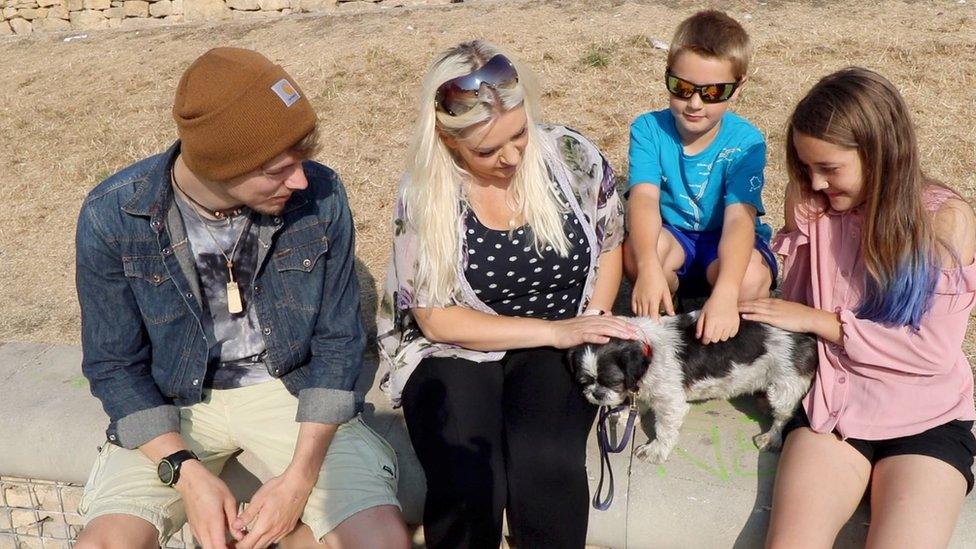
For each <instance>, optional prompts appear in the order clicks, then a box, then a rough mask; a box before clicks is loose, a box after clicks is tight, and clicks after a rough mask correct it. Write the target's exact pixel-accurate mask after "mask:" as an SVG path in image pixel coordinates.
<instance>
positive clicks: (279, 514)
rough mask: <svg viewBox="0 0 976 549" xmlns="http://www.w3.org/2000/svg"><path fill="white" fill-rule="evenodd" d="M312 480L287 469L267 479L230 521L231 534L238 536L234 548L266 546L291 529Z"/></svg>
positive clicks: (243, 548) (297, 517)
mask: <svg viewBox="0 0 976 549" xmlns="http://www.w3.org/2000/svg"><path fill="white" fill-rule="evenodd" d="M315 481H316V479H314V478H312V479H310V478H306V477H302V476H301V475H299V474H297V473H290V472H289V470H286V471H285V472H284V473H282V474H281V476H277V477H274V478H272V479H271V480H269V481H268V482H266V483H265V484H264V486H262V487H261V488H260V489H259V490H258V491H257V493H255V494H254V497H253V498H251V504H250V505H248V506H247V508H246V509H244V512H243V513H241V515H240V516H239V517H237V520H235V521H234V522H233V524H232V525H231V528H232V529H233V532H234V537H235V538H236V539H238V540H239V541H238V543H237V549H255V548H262V547H267V546H269V545H271V544H272V543H276V542H278V541H279V540H281V538H283V537H285V536H286V535H288V534H289V533H291V531H292V530H294V529H295V525H296V524H298V519H300V518H301V516H302V511H304V509H305V503H306V502H307V501H308V496H309V494H311V493H312V487H313V486H314V485H315ZM245 527H247V533H246V535H245V533H244V528H245Z"/></svg>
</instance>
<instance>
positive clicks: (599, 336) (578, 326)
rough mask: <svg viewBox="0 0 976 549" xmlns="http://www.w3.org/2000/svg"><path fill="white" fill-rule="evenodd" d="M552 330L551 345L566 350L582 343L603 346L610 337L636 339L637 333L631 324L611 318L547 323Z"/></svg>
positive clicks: (586, 318)
mask: <svg viewBox="0 0 976 549" xmlns="http://www.w3.org/2000/svg"><path fill="white" fill-rule="evenodd" d="M549 325H550V327H551V329H552V335H551V341H552V342H551V345H552V346H553V347H555V348H557V349H568V348H570V347H575V346H577V345H582V344H584V343H598V344H603V343H606V342H608V341H610V338H611V337H616V338H620V339H638V338H639V335H640V334H639V332H638V329H637V327H636V326H634V325H633V324H631V323H629V322H627V321H625V320H623V319H620V318H617V317H613V316H578V317H575V318H567V319H566V320H553V321H551V322H549Z"/></svg>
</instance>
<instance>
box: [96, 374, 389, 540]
mask: <svg viewBox="0 0 976 549" xmlns="http://www.w3.org/2000/svg"><path fill="white" fill-rule="evenodd" d="M297 408H298V399H297V398H295V397H294V396H292V395H291V394H290V393H289V392H288V390H287V389H285V386H284V385H283V384H282V383H281V381H278V380H275V381H269V382H266V383H261V384H258V385H252V386H250V387H241V388H238V389H225V390H208V391H205V392H204V400H203V402H201V403H199V404H195V405H193V406H190V407H187V408H182V409H180V419H181V427H180V428H181V431H182V435H183V440H184V441H185V442H186V444H187V446H188V447H189V448H190V450H193V452H195V453H196V455H197V456H199V457H200V460H201V461H202V462H203V464H204V465H206V467H207V469H209V470H210V471H211V472H213V473H214V474H219V472H220V471H221V469H223V466H224V464H225V463H226V462H227V459H228V458H230V457H231V456H232V455H233V454H235V453H236V452H237V451H238V450H241V449H242V450H245V451H247V452H250V453H251V454H252V455H253V456H254V457H255V458H257V459H258V460H260V461H261V462H262V463H263V464H264V465H265V467H266V468H267V470H268V471H270V472H271V474H273V475H279V474H281V473H282V472H283V471H284V470H285V468H286V467H287V466H288V464H289V463H290V462H291V458H292V455H293V453H294V450H295V443H296V440H297V439H298V428H299V426H300V425H299V423H297V422H296V421H295V414H296V411H297ZM397 476H398V470H397V458H396V454H395V453H394V451H393V448H392V447H390V445H389V444H387V442H386V441H385V440H383V439H382V437H380V436H379V435H377V434H376V433H375V432H374V431H373V430H372V429H370V428H369V427H367V426H366V424H365V423H364V422H363V420H362V418H360V417H356V418H353V419H351V420H349V421H348V422H346V423H344V424H343V425H341V426H340V427H339V430H338V432H337V433H336V436H335V438H333V440H332V444H330V445H329V451H328V453H327V454H326V456H325V461H324V463H323V464H322V471H321V472H320V473H319V478H318V482H317V483H316V484H315V487H314V488H313V489H312V493H311V495H310V496H309V498H308V503H307V504H306V505H305V511H304V513H303V514H302V522H304V523H305V524H307V525H308V526H309V528H311V529H312V533H313V534H314V535H315V538H316V539H319V540H321V539H322V538H323V537H324V536H325V535H326V534H327V533H329V532H330V531H332V530H333V529H335V527H336V526H338V525H339V523H340V522H342V521H343V520H345V519H347V518H349V517H350V516H352V515H354V514H355V513H358V512H359V511H362V510H365V509H368V508H370V507H376V506H378V505H395V506H397V507H399V506H400V504H399V502H398V501H397V498H396V489H397ZM78 509H79V511H80V512H81V514H82V515H83V516H84V519H85V523H86V524H87V523H88V522H90V521H91V520H92V519H94V518H96V517H99V516H102V515H107V514H113V513H123V514H127V515H134V516H137V517H139V518H142V519H144V520H146V521H148V522H149V523H150V524H152V525H153V526H155V527H156V530H157V531H158V532H159V543H160V545H161V546H165V545H166V542H167V540H169V538H170V537H171V536H173V535H174V534H176V533H177V532H179V531H180V529H181V528H182V527H183V524H184V523H185V522H186V513H185V511H184V509H183V504H182V502H181V500H180V496H179V493H178V492H177V491H176V490H175V489H174V488H171V487H167V486H164V485H163V484H162V483H161V482H160V481H159V478H158V477H157V476H156V465H155V464H154V463H152V462H151V461H150V460H149V458H147V457H146V456H145V454H143V453H142V452H140V451H138V450H126V449H125V448H120V447H118V446H116V445H114V444H105V446H104V447H103V448H102V449H101V451H100V452H99V454H98V457H97V458H96V460H95V465H94V467H93V468H92V472H91V475H90V476H89V478H88V483H87V484H86V485H85V492H84V495H83V496H82V499H81V503H80V504H79V506H78Z"/></svg>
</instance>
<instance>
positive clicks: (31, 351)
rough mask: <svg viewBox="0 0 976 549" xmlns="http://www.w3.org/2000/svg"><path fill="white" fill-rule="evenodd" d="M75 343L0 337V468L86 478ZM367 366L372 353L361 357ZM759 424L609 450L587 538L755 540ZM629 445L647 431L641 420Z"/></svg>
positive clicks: (242, 488) (86, 411) (232, 477)
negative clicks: (656, 450) (609, 473)
mask: <svg viewBox="0 0 976 549" xmlns="http://www.w3.org/2000/svg"><path fill="white" fill-rule="evenodd" d="M80 363H81V350H80V349H79V348H78V347H74V346H62V345H37V344H21V343H6V344H0V392H2V397H0V417H3V418H4V420H3V421H2V422H0V441H3V442H2V443H0V444H2V446H0V477H21V478H33V479H43V480H52V481H61V482H67V483H72V484H78V485H83V484H84V483H85V481H86V480H87V478H88V473H89V468H90V466H91V464H92V461H93V460H94V458H95V454H96V448H97V447H98V446H99V445H100V444H104V442H105V439H104V433H103V430H104V428H105V426H106V425H107V418H106V416H105V415H104V413H103V412H102V410H101V406H100V404H99V403H98V401H97V400H95V398H94V397H92V396H91V394H90V392H89V390H88V383H87V381H86V380H85V379H84V378H83V377H82V375H81V371H80V366H79V365H80ZM367 363H368V364H369V365H371V366H372V368H374V369H375V367H376V361H375V360H369V361H368V362H367ZM374 373H375V372H367V375H364V376H363V377H364V380H363V384H364V385H365V386H366V387H363V388H371V390H370V391H369V393H368V395H367V402H368V405H367V410H366V414H365V416H366V420H367V422H368V423H369V424H370V426H371V427H373V429H375V430H376V431H377V432H379V433H380V434H381V435H383V436H384V437H385V438H386V439H387V440H388V441H389V442H390V443H391V444H392V445H393V447H394V448H396V450H397V453H398V456H399V460H400V471H401V479H400V486H399V497H400V499H401V502H402V504H403V507H404V512H405V515H406V518H407V520H408V521H409V522H411V523H413V524H417V523H419V522H420V519H421V516H422V511H423V499H424V489H425V483H424V478H423V474H422V470H421V468H420V464H419V463H418V462H417V458H416V456H415V455H414V453H413V450H412V448H411V446H410V440H409V437H408V435H407V431H406V425H405V423H404V421H403V416H402V414H401V413H399V412H398V411H394V410H392V409H391V408H390V406H389V404H388V402H387V400H386V398H385V397H384V396H383V395H382V394H380V393H379V391H378V390H377V389H376V388H375V387H374V386H373V385H374V384H372V383H371V381H372V379H373V377H374V375H373V374H374ZM767 426H768V419H767V416H766V414H764V413H762V412H761V411H760V410H759V409H758V408H757V404H756V399H753V398H747V399H736V400H734V401H733V402H731V403H729V402H724V401H711V402H705V403H701V404H697V405H695V406H694V407H693V409H692V412H691V413H690V414H689V416H688V418H687V420H686V421H685V424H684V428H683V429H682V433H681V439H680V441H679V443H678V447H677V448H676V450H675V452H674V453H673V454H672V455H671V458H670V459H669V460H668V462H667V463H665V464H663V465H660V466H657V465H651V464H648V463H645V462H643V461H640V460H639V459H637V458H635V457H633V456H632V453H631V452H624V453H622V454H616V455H613V456H612V460H613V467H614V473H615V475H616V477H617V478H616V495H615V498H614V502H613V505H612V507H611V508H610V509H609V510H608V511H596V510H593V509H591V510H590V528H589V534H588V542H589V543H590V544H592V545H598V546H604V547H617V548H624V547H629V548H645V547H655V548H660V547H689V546H695V547H737V548H751V547H761V546H762V542H763V539H764V537H765V531H766V526H767V524H768V520H769V509H770V497H771V489H772V482H773V478H774V476H775V471H776V461H777V459H778V455H777V454H767V453H763V454H760V453H759V452H758V451H757V450H756V449H755V447H754V446H753V444H752V437H753V436H755V435H756V434H759V433H760V432H762V431H763V430H764V429H765V427H767ZM635 439H636V440H635V441H634V444H633V445H632V447H631V451H632V450H633V447H634V445H639V444H642V443H644V442H645V441H646V440H647V434H646V433H644V432H642V431H641V429H638V432H637V434H636V436H635ZM587 464H588V470H589V477H590V487H591V491H593V490H595V489H596V483H597V481H598V479H599V472H600V469H599V465H600V463H599V455H598V450H597V445H596V439H595V437H591V444H590V445H589V448H588V450H587ZM222 476H223V477H224V478H225V479H227V480H228V481H230V483H231V484H232V486H233V487H234V491H235V493H236V495H237V496H238V497H239V498H241V499H246V498H248V497H249V496H250V495H251V494H253V492H254V490H255V489H256V488H257V486H259V484H260V480H259V479H261V478H267V471H266V470H264V469H263V467H262V466H261V464H260V463H257V462H256V461H254V460H253V459H250V457H249V456H248V455H247V454H246V453H245V454H241V455H239V456H238V457H237V459H236V460H232V462H231V463H230V464H229V465H228V467H227V468H226V469H225V471H224V473H223V475H222ZM867 518H868V514H867V510H866V509H865V508H864V506H863V505H862V507H861V508H860V509H858V511H857V513H856V514H855V516H854V517H853V518H852V519H851V520H850V521H849V522H848V524H847V525H846V526H845V528H844V529H843V530H842V532H841V534H840V536H839V537H838V540H837V543H836V544H835V547H860V546H863V544H864V537H865V533H866V531H867ZM950 547H953V548H960V549H961V548H964V547H976V504H974V503H973V499H972V498H970V499H968V500H967V502H966V504H965V505H964V506H963V510H962V515H961V517H960V520H959V524H958V526H957V528H956V533H955V536H954V538H953V540H952V543H951V544H950Z"/></svg>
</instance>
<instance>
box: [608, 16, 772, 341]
mask: <svg viewBox="0 0 976 549" xmlns="http://www.w3.org/2000/svg"><path fill="white" fill-rule="evenodd" d="M751 53H752V48H751V45H750V43H749V35H748V34H747V33H746V31H745V29H743V28H742V26H741V25H739V23H737V22H736V21H735V20H734V19H732V18H730V17H729V16H727V15H725V14H724V13H721V12H717V11H702V12H698V13H696V14H695V15H693V16H691V17H689V18H688V19H685V20H684V21H682V22H681V24H680V25H679V26H678V29H677V31H676V32H675V35H674V38H673V39H672V41H671V48H670V50H669V52H668V65H667V71H666V73H665V84H666V86H667V89H668V92H669V94H670V104H669V108H668V109H664V110H661V111H654V112H649V113H645V114H643V115H641V116H639V117H637V119H636V120H634V123H633V124H632V125H631V127H630V154H629V156H630V182H629V188H628V193H629V199H628V204H627V222H628V237H627V241H626V242H625V245H624V269H625V272H626V274H627V276H628V277H629V278H630V279H631V281H632V282H633V283H634V291H633V296H632V301H631V306H632V308H633V310H634V313H635V314H637V315H640V316H651V317H657V316H658V315H659V314H660V313H661V312H662V311H664V312H666V313H668V314H674V306H673V304H672V299H671V296H672V294H673V293H674V292H675V291H676V290H677V288H678V285H679V283H686V282H689V281H692V280H694V279H699V280H701V279H704V280H706V281H707V282H708V284H709V285H711V287H712V292H711V295H710V297H709V298H708V300H707V301H706V302H705V305H704V307H703V308H702V314H701V316H700V317H699V319H698V326H697V335H698V337H699V338H700V339H701V340H702V341H703V342H704V343H712V342H716V341H725V340H726V339H728V338H730V337H732V336H734V335H735V334H736V333H737V332H738V329H739V310H738V302H739V301H740V300H751V299H757V298H761V297H766V296H767V295H769V289H770V286H771V285H772V284H773V283H774V281H775V280H776V260H775V257H774V256H773V254H772V252H771V251H770V249H769V239H770V237H771V236H772V230H771V229H770V227H769V225H766V224H765V223H761V222H760V221H759V219H758V216H761V215H764V214H765V210H764V209H763V204H762V187H763V183H764V179H763V170H764V168H765V166H766V143H765V140H764V138H763V136H762V134H761V133H760V132H759V130H758V129H756V127H755V126H753V125H752V124H750V123H749V122H748V121H746V120H745V119H743V118H742V117H740V116H738V115H736V114H734V113H732V112H729V111H728V108H729V104H730V101H731V100H734V99H735V98H737V97H738V95H739V90H740V88H741V86H742V84H743V83H744V82H745V80H746V72H747V69H748V63H749V58H750V57H751Z"/></svg>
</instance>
